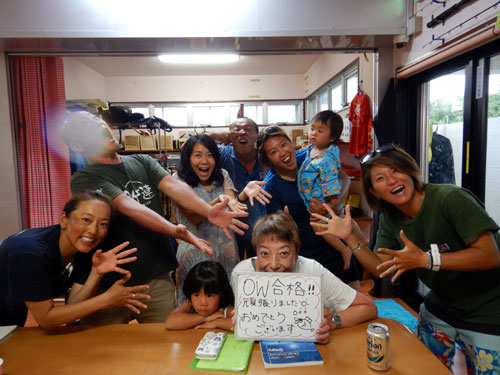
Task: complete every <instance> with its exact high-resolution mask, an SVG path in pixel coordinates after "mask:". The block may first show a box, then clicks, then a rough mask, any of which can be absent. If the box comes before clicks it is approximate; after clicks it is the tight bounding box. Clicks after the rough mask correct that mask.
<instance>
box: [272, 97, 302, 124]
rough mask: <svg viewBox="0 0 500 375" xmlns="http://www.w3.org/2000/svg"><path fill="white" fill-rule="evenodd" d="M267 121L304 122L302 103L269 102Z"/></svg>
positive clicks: (275, 122) (274, 122) (273, 122)
mask: <svg viewBox="0 0 500 375" xmlns="http://www.w3.org/2000/svg"><path fill="white" fill-rule="evenodd" d="M267 123H268V124H277V123H287V124H299V123H302V103H300V104H299V105H298V104H297V103H296V102H285V103H282V102H279V103H272V102H271V103H268V105H267Z"/></svg>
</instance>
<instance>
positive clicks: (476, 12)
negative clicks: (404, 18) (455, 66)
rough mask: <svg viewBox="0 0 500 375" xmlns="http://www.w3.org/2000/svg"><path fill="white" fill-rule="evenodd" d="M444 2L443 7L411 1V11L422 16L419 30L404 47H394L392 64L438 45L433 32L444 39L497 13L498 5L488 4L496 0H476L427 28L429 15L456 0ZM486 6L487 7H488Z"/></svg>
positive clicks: (459, 33)
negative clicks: (412, 7) (439, 22)
mask: <svg viewBox="0 0 500 375" xmlns="http://www.w3.org/2000/svg"><path fill="white" fill-rule="evenodd" d="M445 3H446V4H445V6H444V7H443V5H442V4H439V3H434V2H432V0H424V1H419V2H417V3H415V5H414V14H415V15H416V16H419V17H422V20H423V22H422V32H421V33H419V34H416V35H415V36H414V37H412V38H411V39H410V42H409V43H408V45H407V46H406V47H405V48H401V49H395V50H394V61H393V65H394V66H395V67H400V66H404V65H405V64H407V63H410V62H412V61H415V60H416V59H418V58H421V57H422V56H424V55H425V54H427V53H429V52H432V51H434V50H437V49H439V48H440V47H441V46H442V42H441V41H439V40H436V41H433V40H432V39H433V38H432V37H433V36H434V38H439V37H441V36H442V38H443V39H444V42H445V43H448V42H450V41H452V40H453V39H455V38H458V37H460V36H463V35H464V34H466V33H467V32H469V31H470V30H472V29H473V28H475V27H477V26H479V25H481V24H482V23H484V22H485V21H488V20H490V19H492V18H495V17H496V16H497V15H498V6H497V7H492V5H494V4H495V3H497V1H496V0H478V1H473V2H471V3H470V4H468V5H467V6H465V7H463V8H461V9H460V11H459V12H457V13H456V14H454V15H453V16H451V17H449V18H448V19H447V20H446V21H445V22H444V23H442V24H439V25H437V26H435V27H433V28H428V27H427V26H426V24H427V23H428V22H429V21H430V20H431V19H432V16H434V17H436V16H438V15H440V14H441V13H442V12H443V11H445V10H446V9H448V8H450V7H451V6H453V5H455V3H457V1H446V2H445ZM489 7H491V9H488V8H489ZM480 13H481V14H480Z"/></svg>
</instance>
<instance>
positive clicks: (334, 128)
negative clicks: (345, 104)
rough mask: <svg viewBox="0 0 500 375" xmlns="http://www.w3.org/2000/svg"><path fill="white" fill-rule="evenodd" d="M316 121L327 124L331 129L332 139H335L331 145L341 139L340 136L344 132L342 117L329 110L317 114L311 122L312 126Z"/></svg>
mask: <svg viewBox="0 0 500 375" xmlns="http://www.w3.org/2000/svg"><path fill="white" fill-rule="evenodd" d="M315 121H319V122H320V123H322V124H326V125H327V126H328V127H329V128H330V137H332V138H333V141H332V142H331V143H333V142H335V141H336V140H337V139H339V137H340V135H341V134H342V130H344V122H343V121H342V117H340V115H339V114H338V113H335V112H333V111H331V110H329V109H327V110H326V111H321V112H319V113H317V114H316V115H315V116H314V117H313V119H312V120H311V124H312V123H313V122H315ZM331 143H330V144H331Z"/></svg>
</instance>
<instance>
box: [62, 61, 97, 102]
mask: <svg viewBox="0 0 500 375" xmlns="http://www.w3.org/2000/svg"><path fill="white" fill-rule="evenodd" d="M63 63H64V90H65V91H66V100H80V99H99V100H102V101H103V102H107V95H106V80H105V79H104V76H102V75H101V74H99V73H97V72H96V71H95V70H93V69H90V68H89V67H88V66H87V65H85V64H83V63H81V62H80V61H78V60H77V59H76V58H74V57H64V58H63Z"/></svg>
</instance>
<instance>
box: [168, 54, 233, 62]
mask: <svg viewBox="0 0 500 375" xmlns="http://www.w3.org/2000/svg"><path fill="white" fill-rule="evenodd" d="M158 59H159V60H160V61H161V62H164V63H170V64H225V63H232V62H236V61H238V60H239V59H240V56H239V55H237V54H234V53H204V54H192V53H190V54H184V55H179V54H166V55H160V56H158Z"/></svg>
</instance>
